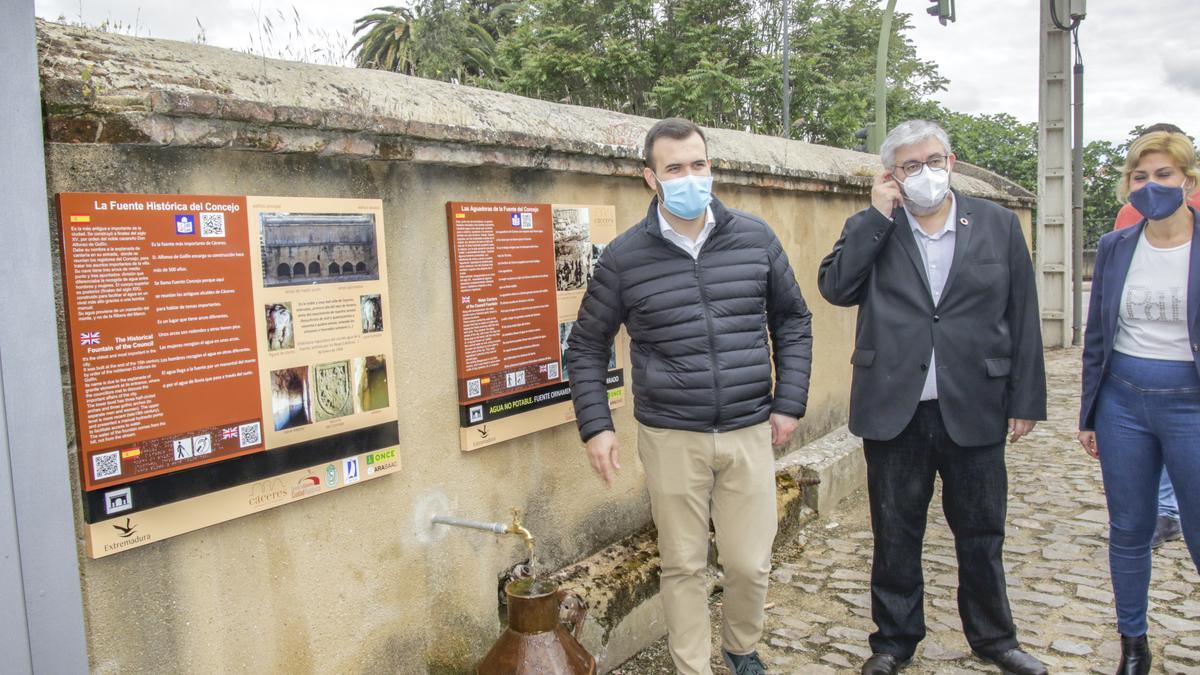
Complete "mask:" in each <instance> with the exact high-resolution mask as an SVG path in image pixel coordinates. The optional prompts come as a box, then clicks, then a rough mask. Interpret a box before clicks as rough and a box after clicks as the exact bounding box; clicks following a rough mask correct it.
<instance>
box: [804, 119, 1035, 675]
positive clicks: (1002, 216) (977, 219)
mask: <svg viewBox="0 0 1200 675" xmlns="http://www.w3.org/2000/svg"><path fill="white" fill-rule="evenodd" d="M880 158H881V160H882V162H883V166H884V168H883V170H882V171H881V172H880V173H879V174H878V175H877V176H876V177H875V183H874V186H873V187H872V189H871V206H870V207H869V208H867V209H864V210H862V211H860V212H858V213H856V214H854V215H853V216H851V217H850V219H849V220H847V221H846V225H845V228H844V229H843V230H842V235H841V237H840V238H839V239H838V241H837V243H836V244H834V247H833V252H831V253H830V254H829V255H828V256H826V257H825V259H824V260H823V261H822V262H821V269H820V274H819V279H818V284H819V288H820V291H821V295H823V296H824V297H825V299H826V300H828V301H829V302H831V303H833V304H835V305H841V306H844V307H851V306H857V307H858V327H857V331H856V336H855V343H854V353H853V355H852V356H851V358H850V362H851V363H852V364H853V366H854V378H853V381H852V384H851V387H850V431H852V432H853V433H854V434H855V435H858V436H861V437H862V438H863V446H864V452H865V454H866V460H867V489H868V495H869V499H870V506H871V527H872V531H873V533H874V539H875V555H874V563H873V565H872V568H871V614H872V618H873V619H874V621H875V624H876V626H877V630H876V631H875V632H874V633H873V634H872V635H871V636H870V644H871V651H872V652H873V655H872V656H871V657H870V658H869V659H867V661H866V663H865V664H864V665H863V668H862V672H863V673H864V675H875V674H890V673H895V672H897V671H898V670H899V669H900V668H902V667H903V666H904V665H906V664H907V662H908V661H909V660H910V659H911V658H912V656H913V654H914V652H915V651H916V647H917V644H918V643H919V642H920V641H921V640H922V639H923V638H924V637H925V617H924V613H923V595H924V580H923V577H922V573H921V548H922V541H923V539H924V535H925V519H926V513H927V511H928V508H929V502H930V499H931V498H932V496H933V491H934V478H935V475H940V476H941V477H942V486H943V493H942V502H943V508H944V511H945V514H946V520H947V521H948V523H949V525H950V529H951V531H952V532H953V533H954V540H955V552H956V554H957V556H958V566H959V589H958V607H959V615H960V617H961V618H962V622H963V629H964V632H965V633H966V636H967V641H968V642H969V643H970V645H971V648H972V650H973V651H974V652H975V653H976V655H977V656H979V657H980V658H981V659H983V660H985V661H988V662H991V663H995V664H996V665H999V666H1000V667H1001V669H1002V670H1003V671H1004V672H1007V673H1020V674H1026V673H1028V674H1038V673H1045V672H1046V669H1045V666H1043V665H1042V664H1041V662H1040V661H1038V660H1037V659H1036V658H1034V657H1032V656H1030V655H1029V654H1027V653H1025V652H1024V651H1022V650H1021V649H1020V647H1019V646H1018V643H1017V638H1016V628H1015V626H1014V625H1013V620H1012V612H1011V610H1010V608H1009V604H1008V593H1007V589H1006V587H1005V581H1004V567H1003V564H1002V548H1003V545H1004V520H1005V515H1006V511H1007V500H1008V474H1007V471H1006V468H1005V464H1004V446H1005V436H1006V435H1008V440H1009V441H1013V442H1015V441H1016V440H1017V439H1019V438H1020V437H1021V436H1023V435H1025V434H1026V433H1028V432H1029V431H1030V430H1032V429H1033V426H1034V424H1035V423H1036V422H1035V421H1036V420H1044V419H1046V375H1045V366H1044V363H1043V359H1042V338H1041V331H1040V317H1039V315H1038V303H1037V291H1036V288H1035V284H1034V275H1033V266H1032V264H1031V262H1030V259H1029V250H1028V248H1027V247H1026V245H1025V238H1024V235H1023V234H1022V231H1021V227H1020V223H1019V222H1018V220H1017V216H1016V214H1014V213H1013V212H1012V211H1010V210H1008V209H1005V208H1004V207H1001V206H999V205H997V204H995V203H992V202H990V201H987V200H984V199H978V198H974V197H968V196H966V195H963V194H960V193H958V192H955V191H952V190H950V189H949V185H950V174H951V172H952V171H953V170H954V154H953V153H952V152H951V149H950V139H949V137H948V136H947V135H946V132H945V131H944V130H942V128H941V127H939V126H937V125H936V124H933V123H932V122H926V121H922V120H913V121H909V122H905V123H903V124H900V125H899V126H897V127H896V128H895V129H893V130H892V131H891V133H889V134H888V136H887V138H886V139H885V140H884V143H883V146H882V148H881V151H880Z"/></svg>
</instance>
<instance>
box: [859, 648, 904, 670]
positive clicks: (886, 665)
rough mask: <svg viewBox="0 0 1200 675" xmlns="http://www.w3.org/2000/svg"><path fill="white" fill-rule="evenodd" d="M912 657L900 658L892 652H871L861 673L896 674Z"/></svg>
mask: <svg viewBox="0 0 1200 675" xmlns="http://www.w3.org/2000/svg"><path fill="white" fill-rule="evenodd" d="M910 661H912V659H900V658H899V657H897V656H895V655H893V654H884V653H882V652H881V653H879V654H872V655H871V658H869V659H867V662H866V663H864V664H863V667H862V675H896V673H898V672H900V669H901V668H903V667H904V666H907V665H908V663H909V662H910Z"/></svg>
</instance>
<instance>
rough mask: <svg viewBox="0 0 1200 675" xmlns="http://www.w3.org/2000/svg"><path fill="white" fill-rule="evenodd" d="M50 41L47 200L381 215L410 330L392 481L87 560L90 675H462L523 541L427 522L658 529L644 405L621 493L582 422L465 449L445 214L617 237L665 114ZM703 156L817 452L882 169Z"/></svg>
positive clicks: (626, 444)
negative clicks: (775, 241)
mask: <svg viewBox="0 0 1200 675" xmlns="http://www.w3.org/2000/svg"><path fill="white" fill-rule="evenodd" d="M38 30H39V43H40V50H41V52H40V54H41V69H42V70H41V78H42V90H43V97H44V101H43V103H44V110H45V115H46V119H45V123H46V126H45V128H46V136H47V146H46V158H47V165H48V174H49V185H50V192H51V193H56V192H61V191H104V192H149V193H183V194H238V195H241V194H262V195H283V196H321V197H353V198H380V199H382V200H383V204H384V212H385V215H384V217H385V221H386V226H387V232H386V235H387V242H386V247H385V249H384V250H383V251H382V252H381V255H386V256H387V260H388V268H389V270H390V278H389V279H388V284H389V288H390V291H391V293H390V302H391V306H390V307H389V308H388V309H389V311H390V314H391V315H392V316H393V317H395V325H397V326H403V327H404V329H403V330H397V331H394V332H393V344H392V353H391V354H389V355H388V358H389V359H391V360H392V362H393V363H396V364H399V365H398V368H397V369H396V372H395V377H396V378H397V382H396V389H397V391H398V392H406V395H405V396H403V397H402V398H403V405H402V406H401V407H399V409H398V414H399V427H400V439H401V441H400V443H401V455H402V460H403V470H402V471H401V473H399V474H398V475H394V476H389V477H386V478H383V479H380V480H375V481H370V482H369V483H365V484H363V485H360V486H355V487H354V488H352V489H346V490H341V491H338V492H336V493H333V494H330V495H325V496H321V497H317V498H314V499H310V500H306V501H303V502H299V503H296V504H293V505H290V506H287V507H284V508H279V509H274V510H269V511H265V512H262V513H258V514H255V515H252V516H247V517H244V518H241V519H238V520H235V521H232V522H227V523H224V524H221V525H217V526H215V527H210V528H207V529H204V530H200V531H197V532H194V533H191V534H188V535H183V536H179V537H176V538H174V539H170V540H166V541H163V542H159V543H157V544H153V545H150V546H147V547H144V548H139V549H135V550H131V551H128V552H125V553H122V554H120V555H115V556H112V557H109V558H104V559H101V560H95V561H93V560H86V559H83V560H81V569H82V570H83V573H82V578H81V584H82V588H83V594H84V598H85V604H86V607H85V614H86V620H87V631H88V643H89V650H90V658H91V662H92V668H93V670H94V671H96V672H100V673H116V672H121V673H170V672H179V673H199V672H212V671H214V670H222V671H225V672H295V673H303V672H347V673H353V672H371V673H374V672H393V673H396V672H398V673H443V672H463V671H466V670H469V668H470V666H471V664H473V663H474V662H475V661H477V660H478V659H479V658H480V657H481V656H482V655H483V653H484V652H485V651H486V649H487V647H488V646H489V645H490V644H491V642H492V641H493V640H494V639H495V637H496V636H497V635H498V632H499V629H500V625H499V620H498V618H497V578H498V575H499V574H501V573H502V572H503V571H505V570H506V569H507V568H509V567H510V566H512V565H513V564H514V563H516V562H518V561H520V560H521V559H522V558H523V557H524V554H523V549H522V546H521V544H520V542H519V541H518V540H516V539H513V538H509V539H498V538H494V537H493V536H492V535H489V534H484V533H480V532H476V531H471V530H454V531H448V530H446V529H445V528H438V529H434V528H431V527H430V525H429V518H430V516H432V515H433V514H435V513H451V514H454V515H459V516H464V517H473V518H479V519H486V520H499V519H504V518H506V517H507V515H508V513H509V509H510V507H514V506H515V507H518V508H520V509H522V511H523V512H525V513H526V514H527V515H526V524H527V526H528V527H529V528H530V529H531V530H532V531H533V533H534V534H535V535H536V536H537V538H538V543H539V547H538V555H539V558H540V559H541V561H542V562H543V563H545V564H546V565H548V566H550V567H562V566H565V565H568V564H569V563H571V562H573V561H576V560H579V559H581V558H583V557H585V556H587V555H588V554H590V553H592V552H594V551H596V550H597V549H599V548H601V547H603V546H605V545H606V544H608V543H611V542H613V541H615V540H617V539H620V538H622V537H624V536H627V535H629V534H631V533H634V532H637V531H639V530H641V529H643V528H644V527H645V526H646V525H647V524H648V523H649V509H648V502H647V498H646V497H645V495H644V492H643V489H642V477H641V469H640V467H639V463H638V462H637V460H636V459H635V457H636V451H635V448H636V445H635V438H636V437H635V434H634V433H633V432H634V422H633V418H632V407H631V406H628V407H626V408H624V409H622V410H620V411H619V412H618V413H617V415H616V423H617V426H618V430H619V437H620V441H621V444H622V447H623V448H624V460H625V461H624V466H625V469H624V471H623V473H622V474H621V476H620V478H619V479H618V481H617V482H616V484H615V486H614V487H613V488H612V489H605V488H603V487H602V485H601V484H600V483H599V482H598V481H597V480H596V478H595V477H594V476H593V475H592V472H591V469H590V468H589V467H588V465H587V462H586V461H585V459H584V455H583V453H582V451H581V444H580V442H579V440H578V437H577V435H576V433H575V430H574V428H573V426H572V425H561V426H559V427H556V428H553V429H550V430H546V431H543V432H540V433H536V434H533V435H530V436H527V437H524V438H521V439H517V440H514V441H510V442H507V443H504V444H501V445H498V446H495V447H491V448H487V449H484V450H480V451H477V452H474V453H470V454H465V453H462V452H460V451H459V449H458V426H457V424H458V421H457V410H456V405H455V404H456V389H455V374H454V352H453V346H452V345H453V339H452V335H453V331H454V322H453V318H452V314H451V291H450V263H449V247H448V241H447V235H446V223H445V203H446V202H447V201H450V200H467V201H500V200H505V201H527V202H557V203H592V204H612V205H615V207H616V213H617V222H618V224H619V227H621V228H622V229H624V228H626V227H628V226H629V225H631V224H633V223H634V222H636V221H638V220H639V219H640V218H642V217H643V215H644V214H645V210H646V204H647V202H648V200H649V197H650V192H649V191H648V190H647V188H646V187H645V185H644V184H643V182H642V179H641V164H640V161H639V159H638V157H639V152H640V143H641V139H642V136H643V134H644V132H645V130H646V129H647V128H649V126H650V124H652V122H653V120H648V119H643V118H636V117H630V116H625V115H620V114H617V113H611V112H606V111H600V110H593V109H587V108H579V107H574V106H566V105H558V104H551V103H545V102H541V101H535V100H530V99H524V98H520V97H515V96H510V95H505V94H500V93H496V92H490V91H484V90H478V89H472V88H469V87H462V86H457V85H452V84H446V83H441V82H430V81H424V80H419V79H413V78H408V77H405V76H401V75H396V74H390V73H382V72H374V71H362V70H350V69H342V68H332V67H321V66H310V65H301V64H295V63H287V62H281V61H272V60H267V59H261V58H258V57H254V56H248V55H244V54H238V53H234V52H230V51H225V50H220V49H215V48H209V47H204V46H197V45H191V44H183V43H175V42H167V41H159V40H148V39H136V38H130V37H125V36H117V35H111V34H105V33H95V32H88V31H85V30H81V29H76V28H69V27H64V26H59V25H54V24H47V23H40V24H39V26H38ZM709 140H710V143H709V149H710V153H711V155H712V158H713V160H714V164H715V166H716V171H715V177H716V183H717V188H716V191H717V194H718V195H719V196H720V197H721V199H723V200H724V201H725V202H726V203H727V204H730V205H732V206H735V207H737V208H741V209H745V210H747V211H751V212H754V213H757V214H760V215H762V216H763V217H765V218H766V219H767V221H768V222H770V223H772V224H773V226H774V227H775V229H776V231H777V232H778V234H779V236H780V238H781V239H782V241H783V244H784V246H785V247H786V249H787V252H788V254H789V256H790V258H791V262H792V265H793V267H794V268H795V270H796V272H797V275H798V278H799V282H800V286H801V288H802V289H803V291H804V293H805V294H806V296H807V298H808V299H809V302H810V305H811V307H812V310H813V314H814V319H813V324H814V330H815V333H816V340H815V351H814V357H815V363H814V368H813V383H812V392H811V397H810V402H809V413H808V417H807V419H806V420H805V422H804V425H803V426H802V429H801V433H800V435H799V438H800V441H804V440H808V439H812V438H815V437H817V436H819V435H821V434H823V433H825V432H827V431H829V430H830V429H833V428H835V427H836V426H838V425H840V424H842V423H844V421H845V418H846V406H847V395H848V383H849V374H850V366H849V355H850V351H851V347H852V343H853V328H854V314H853V312H851V311H846V310H842V309H836V308H832V307H830V306H829V305H827V304H826V303H824V302H823V301H822V300H821V299H820V297H819V295H818V294H817V291H816V270H817V265H818V263H819V261H820V259H821V258H822V257H823V256H824V255H825V254H826V253H827V252H828V251H829V249H830V247H831V246H832V244H833V242H834V240H835V239H836V238H837V235H838V232H839V231H840V228H841V225H842V223H843V221H844V220H845V218H846V217H847V216H849V215H850V214H852V213H853V212H855V211H857V210H858V209H860V208H863V207H864V206H865V205H867V203H868V192H869V187H870V182H871V179H870V174H871V172H872V171H873V170H874V168H875V165H876V164H877V161H878V160H877V158H874V157H871V156H868V155H863V154H859V153H855V152H850V151H844V150H836V149H831V148H824V147H817V146H811V145H807V144H803V143H798V142H789V141H782V140H780V139H777V138H769V137H761V136H754V135H750V134H746V133H741V132H735V131H717V130H713V131H712V132H711V133H710V139H709ZM977 175H979V176H981V177H979V178H976V177H971V176H969V175H967V173H966V172H961V173H960V174H959V175H957V176H956V177H955V185H956V187H957V188H959V189H961V190H963V191H965V192H967V193H970V194H977V195H983V196H988V197H991V198H994V199H996V200H998V201H1000V202H1002V203H1004V204H1006V205H1008V206H1010V207H1013V208H1015V209H1017V210H1018V211H1019V213H1020V214H1021V218H1022V222H1023V223H1024V224H1025V226H1026V228H1028V222H1029V207H1030V205H1031V203H1032V202H1031V198H1030V196H1029V195H1028V194H1024V193H1021V192H1020V191H1019V189H1014V187H1013V186H1012V185H1011V184H1008V183H1005V182H1003V181H1002V180H1001V179H996V178H989V177H988V176H986V175H984V174H977ZM50 226H51V227H54V225H53V224H51V225H50ZM40 262H41V263H42V264H46V265H52V266H53V267H54V268H55V269H57V266H58V261H57V260H55V261H40ZM308 262H311V261H308V260H307V259H306V260H305V263H306V264H307V263H308ZM322 262H323V263H324V262H325V261H324V260H322ZM355 262H357V261H355ZM64 337H65V336H64ZM62 353H63V354H66V353H67V350H66V349H65V345H64V349H62ZM63 368H64V382H65V383H67V384H66V385H65V386H67V387H69V378H67V377H66V374H65V373H66V364H65V363H64V364H63ZM66 400H69V390H64V401H66ZM72 451H74V447H72ZM72 461H73V462H74V463H76V464H77V458H72ZM73 480H74V479H73ZM74 489H75V491H76V493H78V490H79V487H78V485H77V484H76V485H75V486H74ZM81 555H82V554H81Z"/></svg>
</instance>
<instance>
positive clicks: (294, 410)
mask: <svg viewBox="0 0 1200 675" xmlns="http://www.w3.org/2000/svg"><path fill="white" fill-rule="evenodd" d="M271 414H272V416H273V417H274V419H275V431H283V430H284V429H291V428H292V427H299V426H303V425H305V424H311V423H312V421H313V413H312V397H311V396H310V395H309V390H308V366H300V367H298V368H284V369H283V370H273V371H271Z"/></svg>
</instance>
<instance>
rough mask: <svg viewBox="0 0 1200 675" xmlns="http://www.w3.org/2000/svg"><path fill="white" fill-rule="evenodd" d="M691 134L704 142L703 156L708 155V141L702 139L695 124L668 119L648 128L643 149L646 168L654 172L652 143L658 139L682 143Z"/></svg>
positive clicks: (680, 118) (702, 136)
mask: <svg viewBox="0 0 1200 675" xmlns="http://www.w3.org/2000/svg"><path fill="white" fill-rule="evenodd" d="M692 134H697V135H699V136H700V140H702V141H704V149H705V154H708V139H707V138H705V137H704V132H703V131H701V130H700V127H698V126H696V123H695V122H692V121H691V120H685V119H683V118H682V117H668V118H667V119H665V120H659V121H658V122H655V124H654V126H652V127H650V131H647V132H646V146H645V148H644V149H643V155H642V156H643V157H645V160H646V166H648V167H650V169H651V170H654V155H653V152H654V142H655V141H657V140H658V139H660V138H674V139H675V140H677V141H682V140H683V139H685V138H691V136H692Z"/></svg>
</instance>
